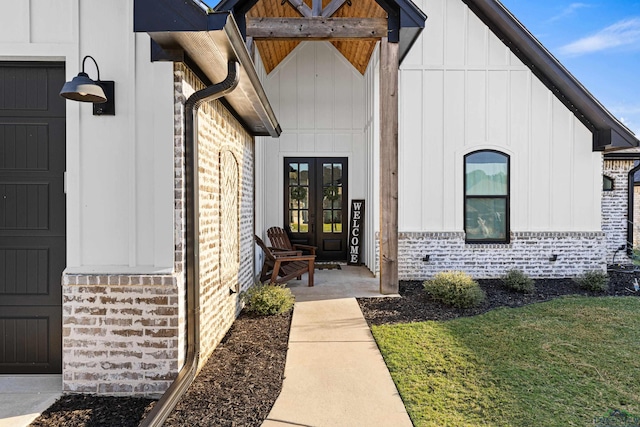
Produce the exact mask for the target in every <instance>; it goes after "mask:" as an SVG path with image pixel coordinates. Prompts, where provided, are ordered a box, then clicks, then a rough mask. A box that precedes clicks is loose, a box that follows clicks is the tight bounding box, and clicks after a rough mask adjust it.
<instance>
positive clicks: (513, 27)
mask: <svg viewBox="0 0 640 427" xmlns="http://www.w3.org/2000/svg"><path fill="white" fill-rule="evenodd" d="M462 1H463V2H464V3H465V4H466V5H467V6H468V7H469V9H471V11H473V12H474V13H475V14H476V15H477V16H478V17H479V18H480V19H481V20H482V21H483V22H484V23H485V24H486V25H487V26H488V27H489V28H490V29H491V31H493V33H494V34H495V35H496V36H497V37H499V38H500V39H501V40H502V41H503V42H504V43H505V44H506V45H507V46H508V47H509V49H511V51H512V52H513V53H514V54H515V55H516V56H517V57H518V58H519V59H520V60H521V61H522V62H523V63H524V64H525V65H527V66H528V67H529V68H530V69H531V71H532V72H533V74H534V75H535V76H536V77H538V79H540V81H541V82H542V83H543V84H544V85H545V86H546V87H547V88H548V89H549V90H550V91H551V92H553V94H554V95H555V96H556V97H557V98H558V99H559V100H560V101H561V102H562V103H563V104H564V105H565V106H566V107H567V108H568V109H569V110H571V111H572V112H573V114H574V115H575V116H576V117H577V118H578V119H579V120H580V121H581V122H582V123H583V124H584V125H585V126H586V127H587V128H588V129H589V130H590V131H591V132H592V135H593V151H605V150H610V149H619V148H629V147H637V146H638V145H639V144H640V141H639V140H638V138H637V137H636V136H635V135H634V134H633V132H631V130H629V129H628V128H627V127H626V126H624V125H623V124H622V123H621V122H620V121H619V120H618V119H616V118H615V117H614V116H613V115H612V114H611V113H610V112H609V111H608V110H607V109H606V108H605V107H604V106H603V105H602V104H600V102H599V101H598V100H597V99H596V98H595V97H594V96H593V95H592V94H591V93H590V92H589V91H588V90H587V89H586V88H585V87H584V86H582V84H581V83H580V82H579V81H578V80H577V79H576V78H575V77H574V76H573V75H572V74H571V73H570V72H569V71H568V70H567V69H566V68H565V67H564V66H563V65H562V64H561V63H560V62H559V61H558V60H557V59H556V58H555V57H554V56H553V55H552V54H551V53H550V52H549V51H548V50H547V49H546V48H545V47H544V46H543V45H542V44H541V43H540V42H539V41H538V40H537V39H536V38H535V37H534V36H533V35H532V34H531V33H530V32H529V31H528V30H527V29H526V28H525V27H524V26H523V25H522V24H521V23H520V22H519V21H518V20H517V19H516V18H515V17H514V16H513V15H512V14H511V13H510V12H509V11H508V10H507V9H506V8H505V7H504V6H503V5H502V4H501V3H500V2H499V1H498V0H462Z"/></svg>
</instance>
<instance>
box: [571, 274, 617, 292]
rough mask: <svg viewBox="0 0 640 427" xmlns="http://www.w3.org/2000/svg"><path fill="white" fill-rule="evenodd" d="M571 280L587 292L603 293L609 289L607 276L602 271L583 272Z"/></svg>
mask: <svg viewBox="0 0 640 427" xmlns="http://www.w3.org/2000/svg"><path fill="white" fill-rule="evenodd" d="M573 280H574V281H575V282H576V283H577V284H578V285H579V286H580V287H581V288H582V289H586V290H588V291H596V292H605V291H606V290H608V289H609V276H608V275H607V273H604V272H602V271H585V272H584V273H582V274H581V275H580V276H578V277H576V278H575V279H573Z"/></svg>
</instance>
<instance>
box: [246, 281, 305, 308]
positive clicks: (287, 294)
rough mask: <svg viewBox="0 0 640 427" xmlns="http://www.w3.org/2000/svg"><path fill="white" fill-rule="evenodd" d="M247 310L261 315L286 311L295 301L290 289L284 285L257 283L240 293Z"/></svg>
mask: <svg viewBox="0 0 640 427" xmlns="http://www.w3.org/2000/svg"><path fill="white" fill-rule="evenodd" d="M241 298H242V301H244V303H245V304H246V308H247V310H248V311H250V312H253V313H257V314H260V315H263V316H266V315H272V314H281V313H286V312H287V311H289V310H291V308H292V307H293V303H294V301H295V299H294V297H293V294H292V293H291V291H290V290H289V289H287V288H285V287H284V285H277V284H268V285H263V284H257V285H254V286H252V287H251V288H249V289H248V290H247V291H245V292H243V293H242V294H241Z"/></svg>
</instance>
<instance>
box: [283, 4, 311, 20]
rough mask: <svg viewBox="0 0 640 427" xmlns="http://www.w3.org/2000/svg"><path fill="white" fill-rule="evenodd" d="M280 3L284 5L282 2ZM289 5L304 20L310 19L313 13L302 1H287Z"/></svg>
mask: <svg viewBox="0 0 640 427" xmlns="http://www.w3.org/2000/svg"><path fill="white" fill-rule="evenodd" d="M282 3H283V4H284V2H282ZM289 3H290V4H291V6H293V7H294V8H295V9H296V10H297V11H298V12H299V13H300V15H302V16H304V17H305V18H311V17H312V16H313V12H312V11H311V8H310V7H309V6H307V4H306V3H305V2H304V1H302V0H289Z"/></svg>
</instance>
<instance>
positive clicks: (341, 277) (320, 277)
mask: <svg viewBox="0 0 640 427" xmlns="http://www.w3.org/2000/svg"><path fill="white" fill-rule="evenodd" d="M341 267H342V269H341V270H337V269H335V270H318V271H316V273H315V286H314V287H312V288H309V287H308V286H307V279H306V275H305V276H303V279H302V280H300V281H298V280H293V281H291V282H289V284H288V286H289V288H290V289H291V290H292V292H293V293H294V295H295V296H296V305H295V309H294V314H293V319H292V325H291V334H290V336H289V351H288V353H287V362H286V367H285V377H286V378H285V380H284V386H283V390H282V392H281V394H280V396H279V397H278V399H277V401H276V404H275V405H274V407H273V408H272V411H271V413H270V414H269V417H268V419H267V421H265V423H264V424H263V425H264V426H267V427H282V426H349V427H357V426H367V427H385V426H393V427H402V426H411V425H412V424H411V421H410V420H409V417H408V415H407V413H406V411H405V409H404V406H403V404H402V401H401V400H400V397H399V396H398V392H397V390H396V388H395V385H394V384H393V381H392V380H391V376H390V375H389V371H388V370H387V367H386V366H385V364H384V362H383V360H382V356H381V355H380V352H379V351H378V347H377V346H376V343H375V341H374V340H373V337H372V336H371V332H370V331H369V328H368V326H367V324H366V322H365V320H364V317H363V316H362V312H361V311H360V308H359V306H358V303H357V301H356V300H355V297H376V296H381V295H380V293H379V292H378V289H379V281H378V279H376V278H374V277H373V275H372V274H371V273H370V272H369V271H368V270H367V269H366V268H364V267H350V266H345V265H342V266H341ZM61 390H62V377H61V376H60V375H13V376H11V375H0V427H23V426H28V425H29V424H30V423H31V421H33V420H34V419H35V418H36V417H37V416H38V415H39V414H40V412H41V411H43V410H45V409H46V408H47V407H49V406H50V405H51V404H52V403H53V402H55V401H56V400H57V398H58V397H60V396H61V395H62V393H61Z"/></svg>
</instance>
